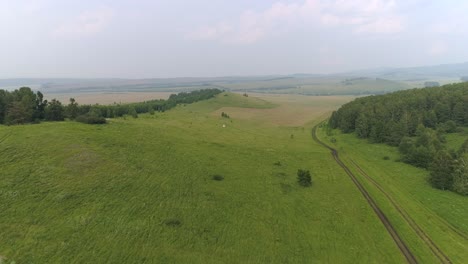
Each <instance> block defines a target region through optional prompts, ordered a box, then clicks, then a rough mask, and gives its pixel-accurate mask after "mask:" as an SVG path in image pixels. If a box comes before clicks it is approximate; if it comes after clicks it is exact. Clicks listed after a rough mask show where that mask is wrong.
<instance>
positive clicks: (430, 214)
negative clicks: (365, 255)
mask: <svg viewBox="0 0 468 264" xmlns="http://www.w3.org/2000/svg"><path fill="white" fill-rule="evenodd" d="M332 137H334V138H335V139H336V140H337V141H336V143H335V144H332V143H331V142H330V139H331V138H332ZM321 138H323V139H325V140H326V141H327V142H328V143H329V144H330V145H333V146H335V148H337V149H338V151H339V152H340V156H341V158H342V159H343V160H344V161H345V162H346V164H347V165H348V166H349V167H350V168H353V169H354V172H355V173H356V175H358V176H360V174H359V172H358V171H357V170H356V168H355V166H354V165H353V164H352V162H351V160H354V161H355V162H356V163H357V164H359V165H360V166H361V167H362V168H363V169H364V171H366V173H367V174H368V175H370V176H371V177H372V178H374V179H375V180H376V181H377V182H378V183H379V184H380V185H382V186H383V187H384V188H385V190H386V191H387V192H388V193H389V194H390V195H391V197H392V198H393V199H394V200H395V201H396V202H397V203H398V204H399V205H400V206H401V207H402V208H404V210H405V211H407V212H409V213H410V215H411V217H412V218H413V219H414V220H415V221H416V223H417V224H418V225H419V226H420V227H421V228H422V230H423V231H424V232H425V233H426V234H428V236H429V237H430V238H431V239H432V240H433V241H434V242H435V243H436V244H437V246H438V247H439V248H441V249H442V251H443V252H444V253H445V254H446V255H448V256H449V258H450V259H451V260H452V261H453V263H464V262H466V260H467V259H468V241H467V240H466V239H465V238H463V237H461V236H460V235H458V234H457V233H456V232H454V231H453V230H452V229H451V228H450V227H452V228H454V229H457V230H459V232H462V233H464V234H466V235H468V221H466V220H467V219H468V197H464V196H461V195H458V194H456V193H453V192H450V191H441V190H437V189H434V188H432V187H431V186H430V185H429V184H428V182H427V176H428V171H426V170H423V169H419V168H416V167H413V166H411V165H408V164H404V163H402V162H399V161H398V160H399V157H400V156H399V153H398V150H397V149H396V148H394V147H390V146H387V145H382V144H369V143H368V142H367V141H365V140H361V139H358V138H356V137H355V135H353V134H341V133H339V132H338V131H334V132H333V135H332V136H326V135H325V134H324V131H321ZM464 138H466V137H463V136H460V135H457V134H451V135H449V136H448V142H449V143H450V142H452V145H455V142H458V143H460V142H462V139H464ZM460 144H461V143H460ZM385 156H388V157H389V158H390V159H389V160H385V159H384V157H385ZM360 181H361V182H363V184H365V186H366V187H367V188H368V190H369V191H370V192H371V194H372V195H373V196H374V197H375V198H376V200H377V201H378V202H379V205H380V206H381V207H382V208H383V209H384V211H385V212H386V214H387V216H389V218H390V220H391V221H392V223H394V225H395V226H396V227H397V229H398V231H399V232H400V233H401V234H402V235H403V238H404V239H405V241H407V243H408V244H409V245H410V247H411V248H412V250H413V251H415V252H417V254H418V255H419V257H420V260H422V263H430V262H434V259H433V258H431V255H432V254H431V252H430V251H428V249H427V247H426V249H425V248H424V246H423V244H422V243H421V240H420V239H419V238H418V237H417V235H416V234H415V232H414V231H412V230H411V229H410V227H409V226H408V224H407V223H406V222H405V221H404V220H403V218H402V217H401V216H400V215H399V214H398V212H397V211H396V210H395V208H394V207H393V206H392V205H391V204H390V203H389V201H388V199H387V198H385V197H384V196H383V195H382V193H381V192H380V191H379V190H377V188H375V187H374V186H373V185H372V184H370V182H369V181H368V180H366V179H365V178H364V177H362V176H361V177H360ZM415 245H419V246H415ZM435 263H437V262H435Z"/></svg>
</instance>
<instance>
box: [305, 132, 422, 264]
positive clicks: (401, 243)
mask: <svg viewBox="0 0 468 264" xmlns="http://www.w3.org/2000/svg"><path fill="white" fill-rule="evenodd" d="M318 126H319V125H316V126H314V128H312V138H313V139H314V140H315V141H316V142H317V143H318V144H320V145H322V146H324V147H325V148H327V149H329V150H330V151H331V154H332V156H333V158H334V159H335V161H336V163H338V165H340V166H341V167H342V168H343V170H344V171H345V172H346V174H348V176H349V177H350V178H351V180H352V181H353V183H354V184H355V185H356V187H357V188H358V189H359V191H360V192H361V194H362V195H363V196H364V198H365V199H366V201H367V202H368V203H369V205H370V206H371V207H372V209H373V210H374V212H375V213H376V214H377V217H378V218H379V219H380V221H381V222H382V224H383V225H384V226H385V228H386V229H387V231H388V233H389V234H390V236H391V237H392V239H393V241H395V243H396V244H397V246H398V248H399V249H400V251H401V253H402V254H403V255H404V256H405V258H406V260H407V261H408V263H410V264H417V263H418V261H417V260H416V258H415V257H414V255H413V253H411V251H410V249H409V248H408V246H407V245H406V244H405V242H404V241H403V240H402V239H401V237H400V236H399V235H398V233H397V231H396V230H395V228H394V227H393V226H392V224H391V223H390V221H389V220H388V218H387V217H386V216H385V214H384V213H383V212H382V210H381V209H380V208H379V206H378V205H377V203H376V202H375V201H374V199H373V198H372V197H371V196H370V194H369V193H368V192H367V191H366V189H365V188H364V186H362V184H361V183H360V182H359V181H358V180H357V178H356V176H354V174H353V173H352V172H351V170H350V169H349V168H348V167H347V166H346V165H345V164H344V163H343V162H342V161H341V160H340V158H339V157H338V151H337V150H336V149H334V148H332V147H330V146H328V145H327V144H325V143H324V142H322V141H320V140H319V139H318V137H317V134H316V132H317V127H318Z"/></svg>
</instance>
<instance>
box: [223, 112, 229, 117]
mask: <svg viewBox="0 0 468 264" xmlns="http://www.w3.org/2000/svg"><path fill="white" fill-rule="evenodd" d="M221 117H224V118H230V117H229V115H228V114H226V113H224V112H222V113H221Z"/></svg>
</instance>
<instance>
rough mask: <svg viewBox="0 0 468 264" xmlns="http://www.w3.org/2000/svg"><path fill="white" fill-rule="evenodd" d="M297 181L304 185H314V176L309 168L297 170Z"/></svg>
mask: <svg viewBox="0 0 468 264" xmlns="http://www.w3.org/2000/svg"><path fill="white" fill-rule="evenodd" d="M297 182H298V183H299V185H301V186H303V187H309V186H311V185H312V177H311V176H310V171H308V170H301V169H299V170H297Z"/></svg>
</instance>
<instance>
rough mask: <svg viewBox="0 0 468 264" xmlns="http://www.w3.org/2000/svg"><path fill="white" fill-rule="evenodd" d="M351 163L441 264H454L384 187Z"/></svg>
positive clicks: (355, 164)
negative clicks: (385, 198)
mask: <svg viewBox="0 0 468 264" xmlns="http://www.w3.org/2000/svg"><path fill="white" fill-rule="evenodd" d="M350 160H351V162H352V163H353V164H354V166H356V168H357V169H358V170H359V172H360V173H361V174H362V175H363V176H364V177H365V178H366V179H367V180H369V182H371V184H372V185H374V186H375V187H376V188H377V189H378V190H379V191H380V192H381V193H382V194H383V195H385V197H387V199H388V200H389V201H390V203H391V204H392V205H393V207H394V208H395V209H396V210H397V211H398V213H399V214H400V215H401V216H402V217H403V219H404V220H405V221H406V222H407V223H408V224H409V226H410V227H411V228H412V229H413V230H414V232H416V234H417V235H418V236H419V238H421V239H422V240H423V241H424V243H425V244H426V245H427V246H428V247H429V249H430V250H431V251H432V253H434V255H435V256H436V257H437V258H438V259H439V260H440V262H441V263H452V261H451V260H450V259H449V257H448V256H447V255H445V254H444V252H442V250H441V249H440V248H439V247H438V246H437V245H436V244H435V243H434V241H432V239H431V238H430V237H429V236H428V235H427V234H426V233H425V232H424V231H423V230H422V229H421V227H420V226H419V225H418V224H417V223H416V222H415V221H414V220H413V218H411V216H410V215H409V214H408V213H407V212H406V211H405V210H404V209H403V208H402V207H401V206H400V205H399V204H398V203H397V202H396V201H395V200H394V199H393V198H392V197H391V196H390V195H389V194H388V193H387V192H386V191H385V190H384V189H383V188H382V186H381V185H380V184H379V183H377V182H376V181H375V180H374V179H373V178H372V177H370V176H369V175H368V174H367V173H366V172H365V171H364V170H363V169H362V168H361V167H360V166H359V165H358V164H357V163H356V162H354V160H352V159H350Z"/></svg>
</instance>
